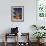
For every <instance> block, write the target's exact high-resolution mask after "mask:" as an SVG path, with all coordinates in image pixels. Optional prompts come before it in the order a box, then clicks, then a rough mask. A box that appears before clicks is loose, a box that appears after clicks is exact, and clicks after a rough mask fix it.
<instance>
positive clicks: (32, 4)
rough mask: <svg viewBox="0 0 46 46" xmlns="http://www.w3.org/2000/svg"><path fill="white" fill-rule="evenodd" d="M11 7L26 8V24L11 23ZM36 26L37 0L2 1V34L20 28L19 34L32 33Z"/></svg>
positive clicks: (0, 19) (0, 8)
mask: <svg viewBox="0 0 46 46" xmlns="http://www.w3.org/2000/svg"><path fill="white" fill-rule="evenodd" d="M11 6H24V22H11ZM32 24H36V0H0V34H3V33H5V32H8V31H7V29H9V28H11V27H16V26H17V27H19V32H30V34H32V29H31V28H30V26H31V25H32Z"/></svg>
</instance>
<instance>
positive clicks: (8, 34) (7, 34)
mask: <svg viewBox="0 0 46 46" xmlns="http://www.w3.org/2000/svg"><path fill="white" fill-rule="evenodd" d="M7 36H9V37H10V36H17V38H16V40H17V42H16V45H15V46H18V34H17V33H16V34H10V33H6V34H5V46H7V43H8V42H7V38H8V37H7Z"/></svg>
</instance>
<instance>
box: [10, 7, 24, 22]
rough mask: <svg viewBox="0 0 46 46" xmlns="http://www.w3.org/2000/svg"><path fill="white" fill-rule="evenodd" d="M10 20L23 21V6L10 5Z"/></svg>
mask: <svg viewBox="0 0 46 46" xmlns="http://www.w3.org/2000/svg"><path fill="white" fill-rule="evenodd" d="M11 21H12V22H22V21H24V6H12V7H11Z"/></svg>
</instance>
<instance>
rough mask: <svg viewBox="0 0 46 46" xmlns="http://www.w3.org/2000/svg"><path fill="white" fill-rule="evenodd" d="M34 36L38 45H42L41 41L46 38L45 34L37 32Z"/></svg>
mask: <svg viewBox="0 0 46 46" xmlns="http://www.w3.org/2000/svg"><path fill="white" fill-rule="evenodd" d="M33 35H34V36H35V37H36V38H37V41H38V43H40V40H41V39H42V38H45V37H44V36H46V33H45V32H35V33H34V34H33Z"/></svg>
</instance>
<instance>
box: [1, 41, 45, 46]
mask: <svg viewBox="0 0 46 46" xmlns="http://www.w3.org/2000/svg"><path fill="white" fill-rule="evenodd" d="M0 46H5V45H4V42H2V43H1V42H0ZM7 46H15V42H14V43H12V42H10V43H8V45H7ZM30 46H37V43H33V42H32V43H30ZM41 46H46V43H44V45H41Z"/></svg>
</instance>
